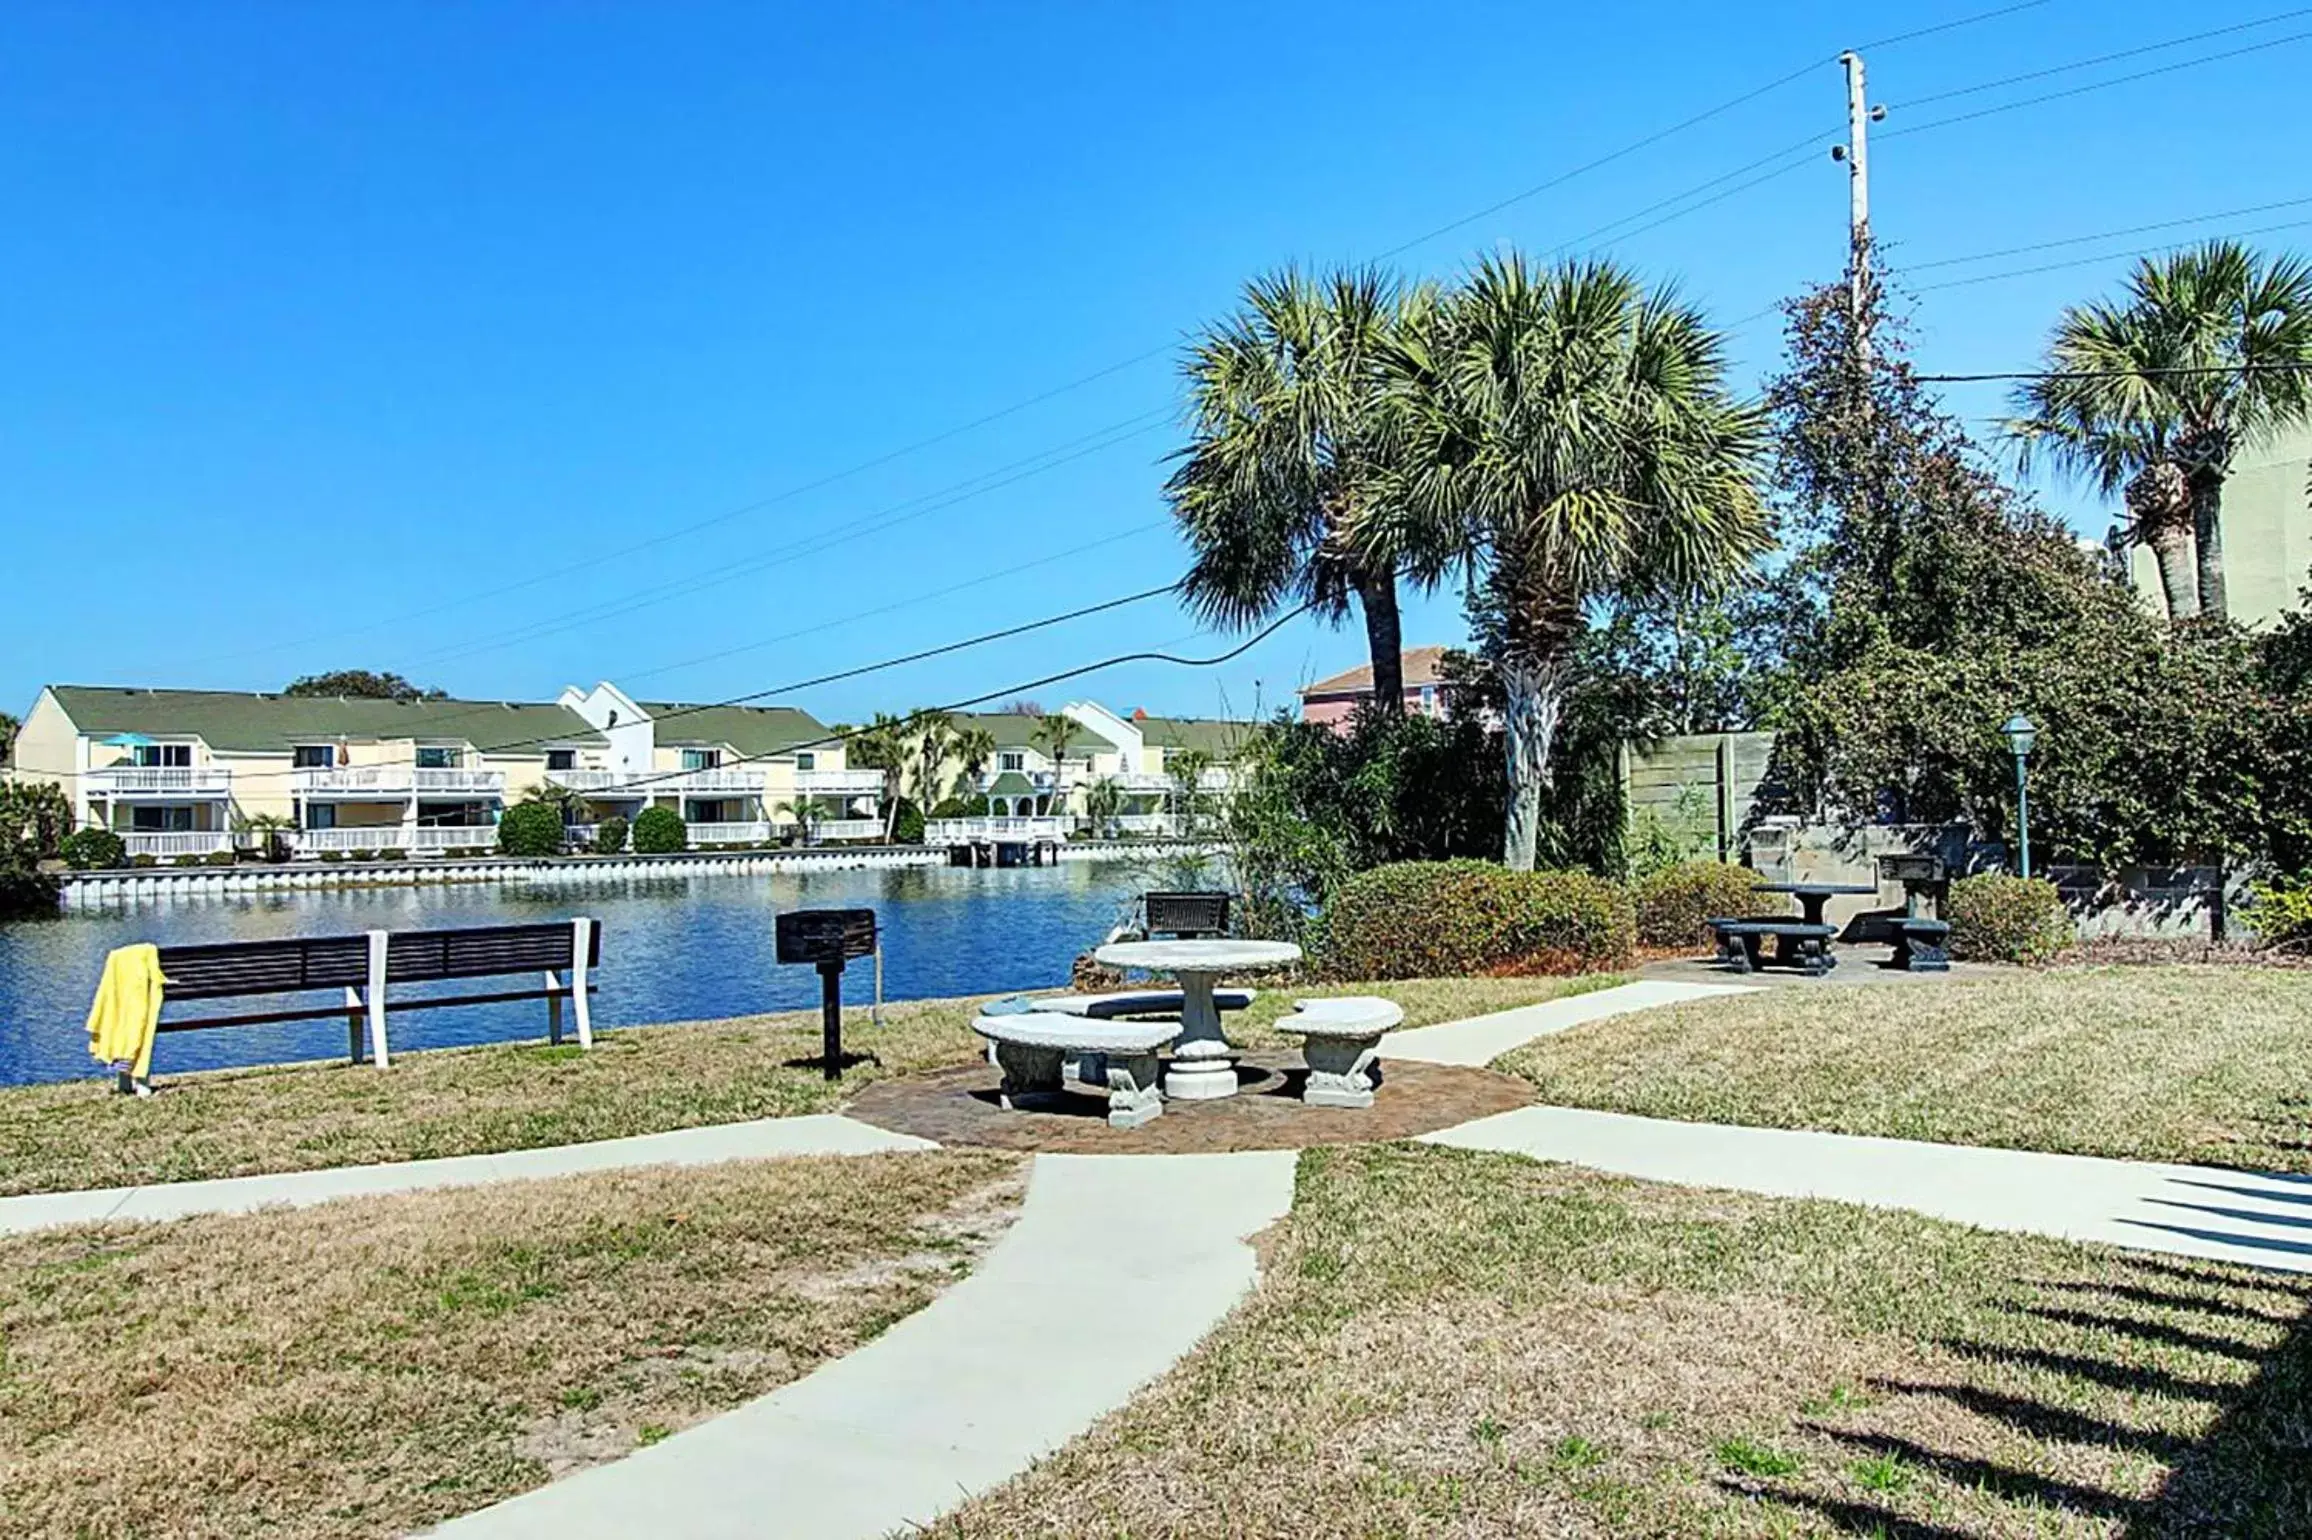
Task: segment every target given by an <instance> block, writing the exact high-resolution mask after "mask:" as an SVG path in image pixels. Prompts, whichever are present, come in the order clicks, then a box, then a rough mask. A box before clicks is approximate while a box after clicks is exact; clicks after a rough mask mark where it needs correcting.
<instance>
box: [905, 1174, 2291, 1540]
mask: <svg viewBox="0 0 2312 1540" xmlns="http://www.w3.org/2000/svg"><path fill="white" fill-rule="evenodd" d="M2307 1405H2312V1281H2307V1280H2305V1279H2303V1278H2300V1277H2290V1276H2287V1275H2281V1274H2273V1273H2260V1272H2255V1271H2251V1270H2244V1269H2239V1268H2229V1267H2224V1266H2221V1265H2217V1264H2206V1263H2193V1262H2180V1261H2176V1260H2172V1259H2167V1258H2157V1257H2147V1256H2141V1255H2137V1254H2133V1253H2127V1252H2121V1251H2118V1250H2115V1249H2110V1248H2105V1247H2097V1246H2089V1245H2080V1244H2075V1243H2068V1242H2062V1241H2052V1240H2044V1239H2039V1238H2034V1237H2027V1236H2016V1235H2005V1234H1998V1233H1995V1232H1991V1231H1987V1230H1979V1229H1973V1228H1969V1227H1966V1226H1962V1225H1956V1224H1950V1223H1945V1222H1942V1221H1937V1220H1932V1219H1926V1218H1922V1217H1919V1216H1917V1215H1913V1214H1909V1213H1906V1212H1902V1211H1899V1210H1876V1209H1862V1208H1855V1207H1850V1206H1848V1205H1844V1204H1836V1203H1829V1202H1822V1201H1804V1200H1787V1199H1772V1198H1752V1197H1745V1196H1742V1195H1739V1194H1733V1193H1727V1192H1724V1191H1715V1190H1706V1189H1688V1188H1677V1187H1663V1186H1657V1185H1654V1184H1649V1183H1644V1182H1636V1181H1631V1180H1627V1179H1624V1178H1619V1177H1613V1176H1607V1175H1600V1174H1597V1173H1593V1172H1588V1171H1584V1170H1580V1169H1578V1168H1575V1167H1571V1166H1564V1165H1550V1164H1543V1163H1539V1162H1534V1161H1530V1160H1525V1159H1522V1158H1519V1157H1516V1156H1509V1155H1499V1154H1483V1153H1475V1152H1466V1151H1457V1150H1444V1149H1434V1148H1424V1147H1419V1146H1412V1145H1392V1146H1341V1147H1334V1148H1327V1149H1323V1150H1315V1151H1309V1152H1305V1153H1304V1154H1303V1155H1302V1157H1301V1162H1300V1168H1299V1178H1298V1183H1297V1192H1296V1198H1295V1204H1294V1209H1293V1213H1292V1215H1291V1216H1290V1218H1289V1219H1288V1221H1287V1223H1286V1224H1285V1225H1284V1226H1283V1227H1281V1230H1280V1231H1279V1232H1278V1233H1277V1234H1276V1235H1275V1236H1274V1237H1273V1238H1272V1240H1271V1243H1270V1246H1269V1249H1268V1267H1267V1271H1266V1274H1265V1276H1264V1279H1263V1283H1262V1287H1261V1289H1260V1290H1259V1292H1258V1293H1257V1294H1256V1295H1255V1296H1254V1297H1253V1298H1252V1299H1251V1300H1249V1301H1247V1303H1246V1304H1245V1305H1244V1306H1243V1307H1242V1308H1240V1309H1239V1310H1238V1311H1237V1312H1236V1313H1235V1314H1234V1315H1233V1316H1232V1317H1231V1318H1230V1319H1229V1321H1228V1322H1226V1323H1225V1324H1224V1325H1223V1326H1222V1328H1221V1329H1220V1330H1219V1331H1217V1332H1216V1333H1215V1334H1214V1335H1213V1336H1212V1337H1211V1338H1209V1339H1208V1340H1207V1341H1206V1342H1205V1343H1204V1344H1203V1345H1202V1346H1201V1347H1200V1348H1199V1349H1198V1350H1197V1351H1196V1353H1194V1354H1193V1355H1191V1357H1190V1358H1189V1359H1187V1360H1186V1361H1184V1362H1183V1363H1182V1364H1181V1365H1179V1366H1178V1367H1177V1368H1175V1370H1174V1371H1173V1372H1172V1373H1171V1374H1169V1375H1167V1376H1166V1377H1165V1378H1164V1379H1162V1380H1160V1381H1158V1382H1157V1383H1155V1384H1154V1385H1152V1386H1151V1387H1150V1388H1149V1389H1148V1390H1147V1391H1146V1392H1144V1393H1143V1394H1142V1395H1141V1396H1140V1397H1138V1398H1136V1399H1135V1400H1134V1401H1133V1402H1132V1404H1131V1405H1130V1406H1128V1407H1126V1408H1125V1409H1124V1410H1123V1411H1121V1412H1119V1413H1117V1414H1115V1415H1113V1416H1111V1417H1109V1418H1106V1419H1104V1420H1103V1421H1102V1422H1101V1423H1099V1424H1098V1425H1097V1426H1095V1427H1094V1428H1092V1429H1091V1430H1089V1431H1088V1432H1087V1433H1086V1434H1085V1435H1084V1436H1083V1437H1081V1438H1079V1439H1077V1440H1076V1441H1074V1442H1073V1443H1071V1444H1070V1445H1068V1446H1067V1447H1066V1448H1064V1449H1061V1450H1059V1451H1058V1452H1056V1453H1055V1454H1053V1455H1052V1456H1051V1457H1049V1458H1048V1459H1046V1460H1044V1461H1042V1462H1039V1464H1038V1465H1037V1466H1036V1467H1035V1469H1033V1470H1032V1471H1029V1472H1027V1473H1025V1474H1024V1475H1022V1476H1021V1477H1019V1478H1017V1479H1016V1480H1014V1481H1012V1482H1010V1483H1007V1484H1006V1485H1005V1486H1003V1487H1001V1488H999V1489H997V1490H995V1491H992V1492H989V1493H986V1494H984V1495H982V1496H981V1497H979V1498H978V1499H976V1500H973V1501H971V1502H967V1503H965V1504H964V1505H962V1506H961V1507H960V1508H959V1509H957V1510H956V1511H954V1512H953V1513H951V1514H950V1515H948V1516H947V1517H946V1518H944V1519H942V1520H941V1521H940V1522H939V1523H938V1524H937V1525H936V1526H934V1527H933V1530H932V1532H933V1533H937V1534H939V1535H942V1536H952V1537H954V1540H995V1537H1003V1540H1013V1537H1062V1536H1065V1537H1088V1536H1096V1535H1103V1536H1104V1535H1113V1534H1175V1535H1213V1536H1218V1535H1222V1534H1227V1535H1230V1536H1232V1537H1246V1540H1271V1537H1273V1540H1284V1537H1292V1540H1301V1537H1304V1536H1314V1537H1341V1540H1347V1537H1350V1536H1365V1535H1369V1534H1422V1533H1454V1534H1559V1533H1610V1534H1649V1535H1672V1534H1676V1535H1684V1534H1712V1535H1732V1536H1752V1535H1755V1536H1784V1535H1812V1534H1825V1533H1864V1534H1867V1533H1886V1534H1890V1535H1896V1534H1900V1535H1913V1536H1919V1537H1922V1540H1929V1537H1931V1540H1958V1537H1962V1536H1969V1535H1987V1534H1993V1533H1997V1534H2007V1533H2024V1532H2028V1533H2031V1534H2035V1535H2040V1534H2044V1535H2050V1536H2088V1535H2095V1536H2109V1535H2112V1534H2115V1533H2118V1532H2120V1531H2122V1530H2125V1531H2126V1532H2128V1533H2131V1534H2143V1535H2164V1534H2171V1533H2191V1534H2203V1533H2204V1534H2225V1535H2230V1536H2241V1537H2250V1540H2280V1537H2285V1536H2294V1535H2300V1534H2303V1533H2306V1532H2312V1462H2306V1461H2305V1460H2304V1459H2303V1458H2302V1452H2301V1451H2302V1448H2303V1441H2304V1439H2305V1437H2306V1435H2307V1432H2308V1431H2312V1428H2308V1424H2307V1422H2306V1417H2307V1413H2306V1411H2305V1408H2306V1406H2307Z"/></svg>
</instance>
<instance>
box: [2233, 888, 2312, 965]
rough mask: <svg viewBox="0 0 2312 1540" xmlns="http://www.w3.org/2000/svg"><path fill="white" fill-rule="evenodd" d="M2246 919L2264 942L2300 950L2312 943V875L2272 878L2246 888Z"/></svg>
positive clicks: (2269, 944) (2267, 944) (2290, 949)
mask: <svg viewBox="0 0 2312 1540" xmlns="http://www.w3.org/2000/svg"><path fill="white" fill-rule="evenodd" d="M2246 907H2247V911H2248V922H2249V923H2250V924H2251V925H2253V926H2255V927H2256V933H2257V934H2258V935H2260V936H2261V937H2263V939H2264V945H2266V946H2276V947H2284V948H2286V949H2287V950H2289V951H2292V952H2300V951H2303V950H2304V949H2305V947H2306V946H2307V945H2312V876H2304V877H2274V878H2271V879H2270V880H2268V881H2265V882H2258V883H2254V884H2251V885H2250V886H2249V888H2248V902H2247V906H2246Z"/></svg>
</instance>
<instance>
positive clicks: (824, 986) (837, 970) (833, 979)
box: [819, 957, 843, 1081]
mask: <svg viewBox="0 0 2312 1540" xmlns="http://www.w3.org/2000/svg"><path fill="white" fill-rule="evenodd" d="M819 1052H820V1054H821V1055H822V1056H823V1058H822V1062H823V1064H824V1070H823V1073H824V1075H825V1077H826V1078H827V1079H828V1080H830V1081H833V1080H840V1079H842V1078H843V959H841V958H840V957H837V958H830V959H824V960H822V961H821V962H820V964H819Z"/></svg>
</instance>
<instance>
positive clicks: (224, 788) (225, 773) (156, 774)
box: [88, 765, 233, 800]
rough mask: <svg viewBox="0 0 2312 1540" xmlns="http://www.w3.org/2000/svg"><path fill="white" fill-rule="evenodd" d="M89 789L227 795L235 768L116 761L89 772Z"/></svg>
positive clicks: (109, 793) (113, 793) (115, 793)
mask: <svg viewBox="0 0 2312 1540" xmlns="http://www.w3.org/2000/svg"><path fill="white" fill-rule="evenodd" d="M88 790H89V794H90V795H91V796H98V797H175V798H178V799H179V800H182V799H184V798H186V797H196V798H201V799H204V800H205V799H208V798H218V799H222V798H226V797H230V796H232V794H233V772H232V771H230V770H226V769H221V768H219V767H216V766H213V765H114V766H111V767H109V768H107V769H103V770H91V771H89V772H88Z"/></svg>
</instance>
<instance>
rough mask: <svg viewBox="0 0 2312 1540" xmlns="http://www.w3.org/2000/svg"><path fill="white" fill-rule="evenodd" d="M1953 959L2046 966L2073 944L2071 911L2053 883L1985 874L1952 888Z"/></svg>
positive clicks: (2002, 874) (1964, 880) (1950, 917)
mask: <svg viewBox="0 0 2312 1540" xmlns="http://www.w3.org/2000/svg"><path fill="white" fill-rule="evenodd" d="M1944 917H1945V918H1946V919H1948V920H1949V921H1950V922H1951V955H1952V956H1953V957H1962V958H1967V959H1969V960H1971V961H1975V962H2021V963H2033V962H2045V961H2047V959H2049V958H2050V957H2053V956H2054V955H2055V954H2056V953H2057V952H2060V951H2062V950H2063V949H2064V948H2065V947H2066V946H2069V945H2070V944H2071V911H2070V910H2069V909H2068V908H2066V907H2065V905H2064V902H2063V895H2062V893H2060V892H2059V891H2057V889H2056V886H2055V884H2054V883H2052V882H2049V881H2047V880H2045V879H2044V878H2040V877H2010V876H2008V875H2007V874H2005V873H2004V872H1984V873H1982V874H1980V875H1978V876H1974V877H1962V878H1960V879H1959V880H1958V881H1957V882H1954V883H1952V884H1951V902H1950V909H1949V912H1948V913H1947V914H1946V915H1945V916H1944Z"/></svg>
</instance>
